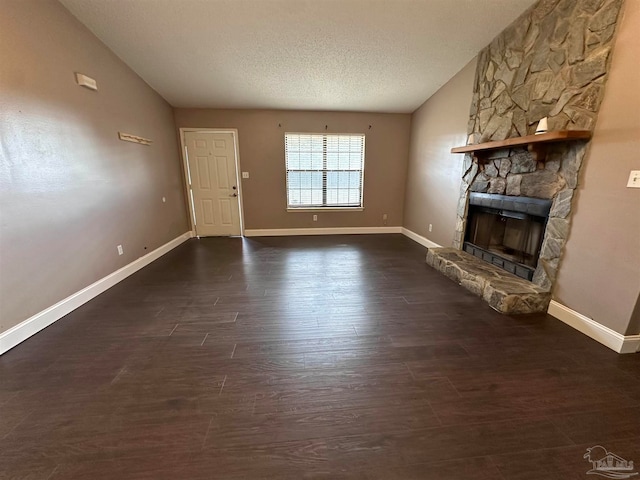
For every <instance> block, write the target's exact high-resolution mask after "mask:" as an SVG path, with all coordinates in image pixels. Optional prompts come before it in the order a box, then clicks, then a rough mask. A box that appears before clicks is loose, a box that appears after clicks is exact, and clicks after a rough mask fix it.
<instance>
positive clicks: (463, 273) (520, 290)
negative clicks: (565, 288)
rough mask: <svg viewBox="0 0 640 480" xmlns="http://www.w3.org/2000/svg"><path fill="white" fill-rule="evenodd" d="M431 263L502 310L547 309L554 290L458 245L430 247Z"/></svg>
mask: <svg viewBox="0 0 640 480" xmlns="http://www.w3.org/2000/svg"><path fill="white" fill-rule="evenodd" d="M427 264H428V265H430V266H431V267H433V268H435V269H436V270H438V271H439V272H441V273H443V274H444V275H446V276H447V277H449V278H450V279H452V280H453V281H455V282H457V283H458V284H460V285H462V286H463V287H465V288H466V289H467V290H469V291H470V292H472V293H475V294H476V295H478V296H479V297H482V298H483V299H484V301H485V302H487V303H488V304H489V305H490V306H491V307H492V308H493V309H495V310H497V311H498V312H500V313H506V314H521V313H537V312H546V311H547V308H548V307H549V302H550V301H551V293H550V292H549V291H548V290H545V289H544V288H542V287H539V286H538V285H535V284H533V283H531V282H529V281H527V280H524V279H522V278H519V277H516V276H515V275H512V274H510V273H508V272H505V271H504V270H502V269H501V268H498V267H495V266H493V265H491V264H489V263H487V262H484V261H482V260H480V259H478V258H476V257H474V256H473V255H470V254H468V253H466V252H463V251H461V250H458V249H456V248H429V249H428V251H427Z"/></svg>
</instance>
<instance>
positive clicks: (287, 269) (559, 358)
mask: <svg viewBox="0 0 640 480" xmlns="http://www.w3.org/2000/svg"><path fill="white" fill-rule="evenodd" d="M424 256H425V251H424V249H423V248H422V247H420V246H419V245H417V244H415V243H413V242H412V241H411V240H408V239H407V238H405V237H403V236H400V235H371V236H364V235H362V236H356V235H354V236H328V237H288V238H284V237H280V238H251V239H240V238H208V239H201V240H195V239H194V240H190V241H189V242H187V243H185V244H184V245H182V246H180V247H178V248H177V249H175V250H174V251H172V252H170V253H169V254H167V255H165V256H164V257H162V258H161V259H159V260H158V261H156V262H155V263H153V264H152V265H150V266H149V267H147V268H145V269H143V270H141V271H140V272H138V273H137V274H135V275H133V276H132V277H130V278H128V279H127V280H125V281H123V282H122V283H120V284H118V285H117V286H115V287H114V288H112V289H111V290H109V291H108V292H105V293H104V294H102V295H101V296H99V297H97V298H96V299H94V300H93V301H91V302H90V303H88V304H86V305H84V306H83V307H81V308H79V309H78V310H76V311H74V312H73V313H71V314H70V315H68V316H67V317H65V318H64V319H61V320H60V321H58V322H57V323H55V324H54V325H52V326H51V327H49V328H47V329H46V330H44V331H43V332H41V333H39V334H38V335H36V336H35V337H33V338H31V339H29V340H28V341H26V342H25V343H23V344H22V345H20V346H18V347H16V348H14V349H13V350H11V351H9V352H8V353H6V354H5V355H3V356H2V357H0V479H2V480H5V479H31V480H38V479H55V480H60V479H83V480H85V479H93V480H100V479H110V480H113V479H118V480H126V479H136V480H146V479H149V480H151V479H153V480H158V479H194V480H197V479H230V480H232V479H361V480H383V479H384V480H388V479H407V480H410V479H441V480H455V479H469V478H473V479H475V480H483V479H492V480H495V479H497V480H512V479H515V480H518V479H546V480H553V479H558V480H560V479H562V480H567V479H569V480H571V479H584V478H593V476H592V475H589V476H587V475H586V472H587V471H588V470H589V469H590V468H591V465H590V464H589V463H588V462H587V461H586V460H585V459H583V454H584V453H585V452H586V448H587V447H591V446H594V445H602V446H604V447H605V448H606V449H607V450H609V451H612V452H614V453H616V454H617V455H620V456H621V457H623V458H625V459H627V460H634V461H635V462H636V464H637V465H640V355H625V356H621V355H617V354H616V353H614V352H612V351H610V350H608V349H607V348H605V347H603V346H601V345H599V344H597V343H595V342H593V341H592V340H590V339H589V338H587V337H585V336H583V335H582V334H580V333H578V332H576V331H574V330H572V329H571V328H569V327H567V326H565V325H564V324H562V323H561V322H559V321H558V320H555V319H553V318H552V317H549V316H547V315H532V316H520V317H510V316H503V315H500V314H498V313H496V312H494V311H492V310H491V309H490V308H489V307H488V306H487V305H486V304H484V303H483V302H482V301H481V300H480V299H478V298H476V297H474V296H473V295H472V294H470V293H469V292H467V291H466V290H464V289H463V288H460V287H458V286H457V285H455V284H454V283H452V282H451V281H450V280H448V279H446V278H445V277H444V276H442V275H440V274H439V273H437V272H435V271H434V270H432V269H431V268H429V267H428V266H427V265H426V264H425V261H424ZM61 274H63V272H62V273H61Z"/></svg>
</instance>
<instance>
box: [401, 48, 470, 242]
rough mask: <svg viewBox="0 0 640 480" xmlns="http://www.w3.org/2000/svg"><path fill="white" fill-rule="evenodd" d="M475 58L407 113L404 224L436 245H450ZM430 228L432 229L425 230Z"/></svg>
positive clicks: (454, 220) (465, 138) (454, 222)
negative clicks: (454, 150) (459, 150)
mask: <svg viewBox="0 0 640 480" xmlns="http://www.w3.org/2000/svg"><path fill="white" fill-rule="evenodd" d="M475 69H476V60H475V59H474V60H472V61H471V62H469V64H467V66H465V67H464V68H463V69H462V70H461V71H460V72H458V73H457V74H456V75H455V76H454V77H453V78H452V79H451V80H449V81H448V82H447V83H446V84H445V85H444V86H443V87H442V88H440V90H438V91H437V92H436V93H435V94H434V95H433V96H432V97H430V98H429V99H428V100H427V101H426V102H425V103H424V104H422V106H421V107H420V108H419V109H418V110H416V111H415V112H414V113H413V116H412V118H411V147H410V153H409V168H408V172H407V182H406V190H405V209H404V226H405V227H406V228H408V229H409V230H411V231H413V232H415V233H417V234H419V235H422V236H423V237H426V238H428V239H429V240H431V241H433V242H436V243H438V244H440V245H442V246H446V247H449V246H451V242H452V241H453V234H454V231H455V226H456V225H455V224H456V209H457V208H458V197H459V191H460V178H461V175H462V161H463V160H464V155H455V154H452V153H450V150H451V147H457V146H460V145H465V144H466V140H467V121H468V119H469V105H470V104H471V97H472V94H473V81H474V76H475ZM429 224H431V225H432V226H433V229H432V231H431V232H429V230H428V225H429Z"/></svg>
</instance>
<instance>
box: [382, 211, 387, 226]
mask: <svg viewBox="0 0 640 480" xmlns="http://www.w3.org/2000/svg"><path fill="white" fill-rule="evenodd" d="M387 218H388V217H387V214H386V213H385V214H383V215H382V223H383V224H384V225H386V224H387Z"/></svg>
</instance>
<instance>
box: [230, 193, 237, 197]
mask: <svg viewBox="0 0 640 480" xmlns="http://www.w3.org/2000/svg"><path fill="white" fill-rule="evenodd" d="M229 196H230V197H237V196H238V194H237V193H232V194H231V195H229Z"/></svg>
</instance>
